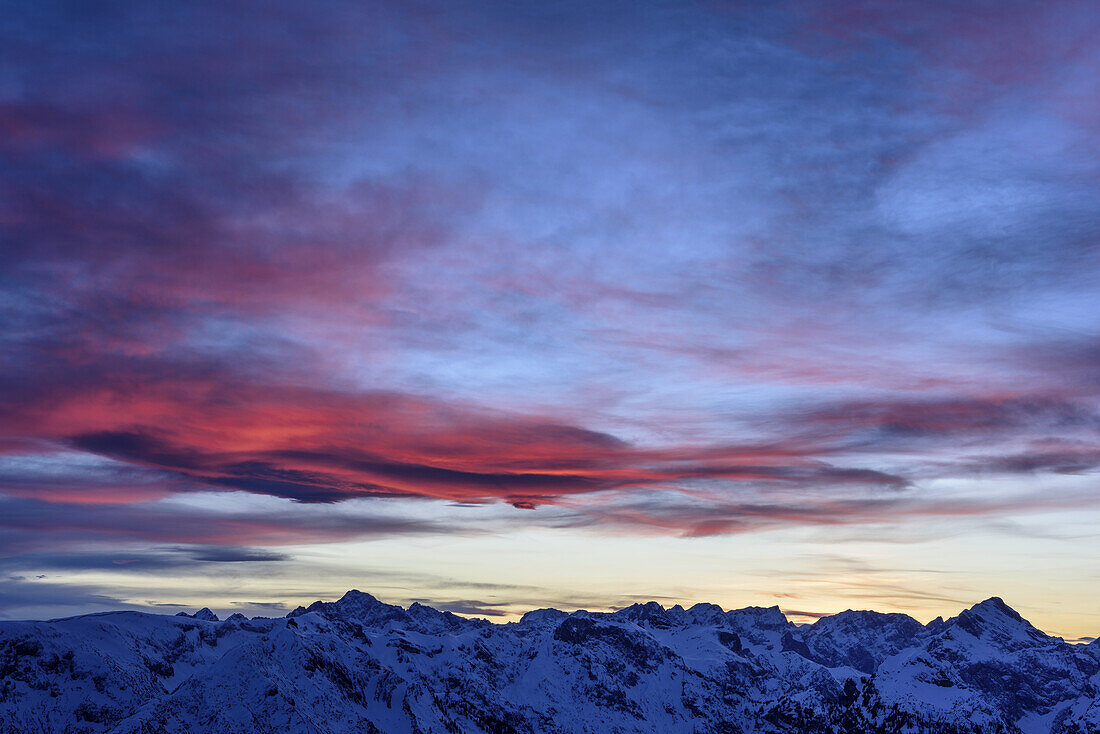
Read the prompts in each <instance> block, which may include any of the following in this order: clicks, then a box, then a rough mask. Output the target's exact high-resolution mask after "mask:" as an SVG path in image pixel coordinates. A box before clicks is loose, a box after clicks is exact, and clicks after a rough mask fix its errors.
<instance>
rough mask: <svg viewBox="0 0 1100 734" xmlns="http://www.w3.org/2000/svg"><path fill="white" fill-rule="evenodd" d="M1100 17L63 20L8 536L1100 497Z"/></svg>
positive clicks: (249, 539) (270, 533) (420, 11)
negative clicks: (1099, 81)
mask: <svg viewBox="0 0 1100 734" xmlns="http://www.w3.org/2000/svg"><path fill="white" fill-rule="evenodd" d="M1097 31H1100V23H1098V18H1097V15H1096V13H1095V12H1094V9H1093V8H1092V6H1091V4H1090V3H1087V2H1062V1H1059V2H1050V3H1042V4H1035V3H1025V2H1008V3H993V4H986V3H978V4H977V5H975V4H972V3H952V2H940V1H939V0H929V1H928V2H917V3H909V4H906V5H905V6H904V7H899V8H891V9H890V11H889V12H887V11H885V10H884V9H883V8H882V7H880V5H878V4H875V3H868V2H862V1H860V0H846V1H845V2H841V3H829V4H828V5H827V6H822V5H820V4H816V3H802V2H782V3H773V4H769V5H767V6H762V5H760V4H756V3H700V4H683V5H679V6H676V7H666V6H662V5H658V4H649V3H641V4H638V3H626V4H618V3H603V4H601V5H600V7H599V8H598V9H594V8H592V7H591V6H590V5H589V6H582V5H581V4H570V3H566V4H564V5H563V4H557V5H554V6H545V7H542V6H540V7H533V6H515V7H507V8H504V7H494V6H491V5H489V4H480V3H459V4H455V3H446V4H435V3H417V4H409V3H384V2H383V3H371V4H369V5H366V6H364V5H362V4H358V3H343V2H330V3H322V5H316V4H313V5H310V6H309V7H308V8H306V7H305V6H300V5H296V4H293V3H274V4H271V3H268V4H265V5H264V6H263V7H259V6H257V5H255V4H252V3H246V2H228V3H226V2H222V3H202V2H200V3H189V4H187V5H185V6H180V7H174V6H173V7H168V6H164V5H163V4H160V5H155V6H149V5H148V4H143V3H121V4H114V5H112V7H111V8H109V9H108V8H105V7H98V6H97V7H88V8H84V7H81V8H77V7H76V6H73V5H72V4H68V3H52V2H45V3H36V4H35V5H34V7H28V8H22V9H20V11H18V12H17V13H16V14H15V17H13V18H12V19H11V20H10V22H7V23H5V24H4V27H3V28H2V29H0V43H3V45H4V47H5V48H6V49H7V50H8V53H9V56H10V57H11V58H12V59H13V60H14V61H15V63H14V64H10V65H8V66H6V67H5V68H4V69H3V70H2V71H0V133H2V134H0V166H2V169H3V174H2V178H0V323H2V324H3V327H2V328H0V403H2V404H3V405H4V410H3V411H2V413H0V505H3V512H0V517H3V518H4V519H3V520H2V522H3V524H4V526H5V535H4V537H3V539H2V540H0V544H2V546H3V549H4V550H3V553H5V554H6V555H4V556H3V557H2V558H0V561H3V562H4V565H6V566H8V567H10V568H12V569H13V572H14V571H18V570H19V566H20V563H22V564H23V567H24V568H27V569H30V568H32V567H35V568H47V567H50V568H53V567H56V566H57V565H58V564H59V563H60V560H59V559H61V558H63V557H64V556H65V554H66V553H69V554H72V555H71V556H70V558H71V562H70V563H69V564H68V567H70V568H82V567H84V568H92V567H99V566H100V565H105V564H106V565H109V562H108V561H107V560H106V557H105V556H103V555H102V554H103V552H104V551H103V548H104V547H105V546H110V547H114V548H118V549H120V550H119V551H118V558H117V559H116V560H119V559H120V560H121V561H127V562H134V563H138V565H140V563H141V562H142V561H140V558H139V557H141V556H142V554H145V557H146V561H145V562H147V563H150V564H154V565H156V564H162V565H163V564H167V565H166V566H165V567H168V566H171V567H176V565H177V564H184V565H186V564H188V563H191V564H203V563H214V562H222V561H234V560H239V561H257V562H259V561H272V562H281V561H283V560H287V558H288V557H287V556H284V554H283V552H282V551H280V550H278V549H277V548H276V546H288V545H293V544H306V543H313V544H322V543H327V542H338V541H347V540H350V539H356V538H373V537H401V536H404V535H422V534H426V535H435V534H441V535H448V534H462V533H492V532H494V531H495V530H499V531H502V532H503V531H505V530H507V529H510V528H514V527H525V526H532V527H535V526H540V527H541V526H551V527H563V528H568V527H572V528H576V527H583V528H587V529H588V530H590V531H592V532H595V533H606V534H608V535H616V534H620V533H624V532H625V533H654V532H656V533H669V534H675V535H684V536H689V537H697V536H705V535H715V534H719V535H720V534H726V533H743V532H750V531H758V530H764V529H770V528H775V527H803V526H808V527H812V526H817V525H851V526H857V527H858V526H864V525H873V524H879V523H882V522H886V521H889V522H893V523H900V524H904V523H905V522H906V521H907V519H913V520H921V519H924V518H929V517H936V516H951V517H970V518H976V519H980V518H983V517H986V516H990V515H996V516H998V517H1001V516H1004V515H1013V514H1014V513H1024V512H1033V511H1036V510H1043V509H1047V510H1058V509H1063V508H1073V507H1088V506H1089V505H1090V503H1091V502H1092V498H1093V497H1094V494H1095V490H1094V487H1093V484H1092V483H1093V482H1094V481H1095V471H1096V470H1097V468H1098V467H1100V368H1098V367H1097V365H1098V364H1100V326H1098V324H1097V323H1096V313H1095V304H1096V302H1097V298H1098V297H1100V275H1098V274H1100V246H1098V241H1097V237H1098V234H1100V223H1098V220H1097V217H1096V212H1097V211H1100V168H1098V167H1097V161H1100V155H1098V153H1100V150H1098V145H1100V122H1098V121H1100V109H1098V108H1097V102H1096V100H1097V99H1098V98H1100V95H1097V94H1096V93H1095V91H1096V90H1095V79H1096V78H1097V77H1098V76H1100V53H1098V52H1097V50H1096V46H1095V44H1094V43H1092V42H1091V41H1092V39H1093V38H1095V34H1096V32H1097ZM1007 39H1012V41H1011V43H1008V42H1007ZM1037 482H1038V483H1043V484H1044V486H1045V484H1050V486H1053V487H1056V489H1054V490H1051V491H1038V490H1036V486H1037V485H1036V484H1035V483H1037ZM242 494H244V495H247V496H250V497H251V498H252V499H254V500H256V502H252V503H250V502H243V503H238V499H235V498H239V497H240V495H242ZM192 498H199V500H201V501H200V502H199V503H198V504H196V503H195V502H192V501H191V499H192ZM202 498H219V499H216V500H211V502H212V504H211V505H210V506H209V507H205V508H204V507H203V506H202V505H201V502H202V501H206V500H203V499H202ZM219 503H220V504H219ZM235 503H238V504H235ZM257 503H258V504H257ZM444 503H450V504H458V505H471V506H475V507H474V509H475V510H483V511H484V514H483V515H476V514H472V515H469V517H470V520H469V522H468V523H465V524H464V523H459V524H455V523H454V522H453V521H450V520H448V522H442V521H440V520H439V519H438V518H435V519H433V518H432V517H431V511H430V510H425V509H424V508H425V507H428V508H431V507H439V506H443V504H444ZM497 504H501V505H511V506H512V507H514V508H515V510H516V511H515V512H510V514H507V515H502V514H497V513H495V511H492V510H491V506H493V505H497ZM225 507H233V508H236V509H233V510H232V511H229V510H226V509H225ZM257 508H261V509H257ZM348 508H353V509H348ZM394 508H397V509H394ZM402 508H404V509H402ZM520 510H535V512H529V511H527V512H521V511H520ZM440 517H442V514H440ZM448 518H450V515H448ZM172 548H186V549H188V550H186V551H185V552H184V551H173V550H171V549H172ZM128 554H129V555H128ZM133 554H136V555H133ZM20 559H22V560H20ZM97 593H98V592H97ZM452 604H453V608H454V609H456V610H460V609H481V610H483V611H485V610H489V611H485V613H492V610H493V609H494V607H493V605H492V603H491V602H487V601H478V600H476V599H465V600H458V601H454V602H453V603H452Z"/></svg>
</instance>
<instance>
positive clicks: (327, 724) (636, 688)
mask: <svg viewBox="0 0 1100 734" xmlns="http://www.w3.org/2000/svg"><path fill="white" fill-rule="evenodd" d="M1098 692H1100V644H1097V643H1092V644H1089V645H1071V644H1068V643H1066V642H1064V641H1063V640H1061V639H1059V638H1055V637H1050V636H1048V635H1045V634H1044V633H1042V632H1041V631H1039V630H1037V629H1036V628H1035V627H1033V626H1032V625H1031V624H1030V623H1029V622H1027V620H1025V619H1023V617H1021V616H1020V615H1019V614H1017V613H1016V612H1015V611H1014V610H1013V609H1011V608H1010V607H1009V606H1008V605H1007V604H1005V603H1004V601H1002V600H1001V599H999V598H996V597H994V598H992V599H988V600H986V601H984V602H981V603H980V604H976V605H974V606H973V607H971V608H970V609H967V610H965V611H963V612H961V613H960V614H959V615H957V616H955V617H952V618H950V619H947V620H943V619H936V620H933V621H932V622H930V623H929V624H927V625H922V624H921V623H919V622H918V621H916V620H914V619H912V618H911V617H908V616H906V615H904V614H882V613H878V612H869V611H847V612H841V613H839V614H836V615H832V616H828V617H823V618H822V619H820V620H817V621H816V622H815V623H813V624H809V625H801V626H800V625H795V624H793V623H792V622H790V621H789V620H787V618H786V617H784V615H783V614H782V612H780V610H779V609H778V608H777V607H771V608H761V607H749V608H746V609H736V610H731V611H725V610H723V609H721V608H720V607H718V606H716V605H713V604H697V605H695V606H693V607H691V608H689V609H684V608H683V607H680V606H674V607H671V608H664V607H662V606H661V605H660V604H657V603H656V602H649V603H646V604H635V605H633V606H630V607H627V608H625V609H621V610H619V611H616V612H606V613H601V612H586V611H577V612H572V613H566V612H563V611H559V610H554V609H540V610H535V611H532V612H529V613H527V614H525V615H524V616H523V618H522V619H521V620H520V621H518V622H510V623H506V624H491V623H489V622H487V621H485V620H481V619H467V618H464V617H460V616H458V615H455V614H451V613H449V612H443V611H438V610H436V609H433V608H432V607H429V606H425V605H422V604H413V605H411V606H410V607H408V608H402V607H400V606H397V605H391V604H385V603H383V602H381V601H379V600H378V599H376V598H374V597H373V596H371V595H370V594H365V593H363V592H359V591H350V592H348V593H347V594H345V595H344V596H343V597H342V598H341V599H339V600H338V601H335V602H320V601H318V602H314V603H313V604H311V605H309V606H308V607H306V608H301V607H299V608H298V609H296V610H294V611H293V612H291V613H290V614H288V615H287V616H286V617H282V618H263V617H256V618H253V619H248V618H246V617H244V616H243V615H241V614H234V615H232V616H231V617H229V618H228V619H226V620H224V621H221V620H219V619H218V618H217V616H216V615H215V614H214V613H212V612H211V611H210V610H209V609H203V610H200V611H199V612H197V613H195V614H193V615H188V614H181V615H177V616H174V617H172V616H163V615H155V614H145V613H140V612H115V613H106V614H102V613H101V614H95V615H86V616H80V617H71V618H67V619H62V620H53V621H49V622H4V623H0V734H14V732H19V733H20V734H23V733H27V734H30V733H34V732H50V733H51V734H52V733H53V732H89V733H91V732H94V733H97V734H107V733H113V734H123V733H132V734H137V733H138V732H143V733H144V732H150V733H155V732H209V731H217V732H239V733H241V734H245V733H247V734H252V733H253V732H334V733H335V732H386V733H387V734H389V733H391V732H393V733H399V732H408V733H409V734H413V733H414V732H471V733H474V732H486V733H489V732H493V733H497V734H499V733H518V732H531V733H534V732H615V731H620V732H684V733H685V734H686V733H687V732H715V733H716V734H718V733H720V732H721V733H723V734H730V733H731V732H745V733H748V732H754V733H755V732H759V733H761V734H769V733H770V734H781V733H790V734H795V733H796V732H797V733H801V732H809V731H814V732H824V733H826V734H841V733H844V734H854V732H871V733H874V732H883V733H885V732H891V733H893V732H918V731H919V732H935V733H939V734H964V733H965V734H994V733H996V734H1033V733H1038V732H1042V733H1043V734H1048V733H1049V734H1086V733H1091V734H1095V733H1096V732H1100V693H1098Z"/></svg>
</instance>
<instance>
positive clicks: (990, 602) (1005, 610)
mask: <svg viewBox="0 0 1100 734" xmlns="http://www.w3.org/2000/svg"><path fill="white" fill-rule="evenodd" d="M968 611H972V612H974V611H978V612H981V613H982V614H983V615H984V614H1003V615H1005V616H1008V617H1010V618H1012V619H1014V620H1016V621H1017V622H1024V623H1025V624H1026V623H1027V622H1026V620H1025V619H1024V618H1023V617H1021V616H1020V613H1019V612H1017V611H1016V610H1015V609H1013V608H1012V607H1010V606H1009V605H1008V604H1005V600H1004V599H1002V598H1001V597H999V596H991V597H989V598H988V599H986V600H985V601H983V602H979V603H977V604H975V605H974V606H972V607H970V609H969V610H968Z"/></svg>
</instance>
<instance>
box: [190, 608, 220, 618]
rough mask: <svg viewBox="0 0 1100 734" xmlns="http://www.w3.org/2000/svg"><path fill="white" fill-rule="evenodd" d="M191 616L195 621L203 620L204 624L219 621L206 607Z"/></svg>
mask: <svg viewBox="0 0 1100 734" xmlns="http://www.w3.org/2000/svg"><path fill="white" fill-rule="evenodd" d="M191 616H192V617H194V618H195V619H201V620H203V621H205V622H217V621H219V620H218V615H216V614H214V613H213V612H212V611H210V609H208V608H207V607H203V608H202V609H200V610H199V611H197V612H195V613H194V614H193V615H191Z"/></svg>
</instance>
